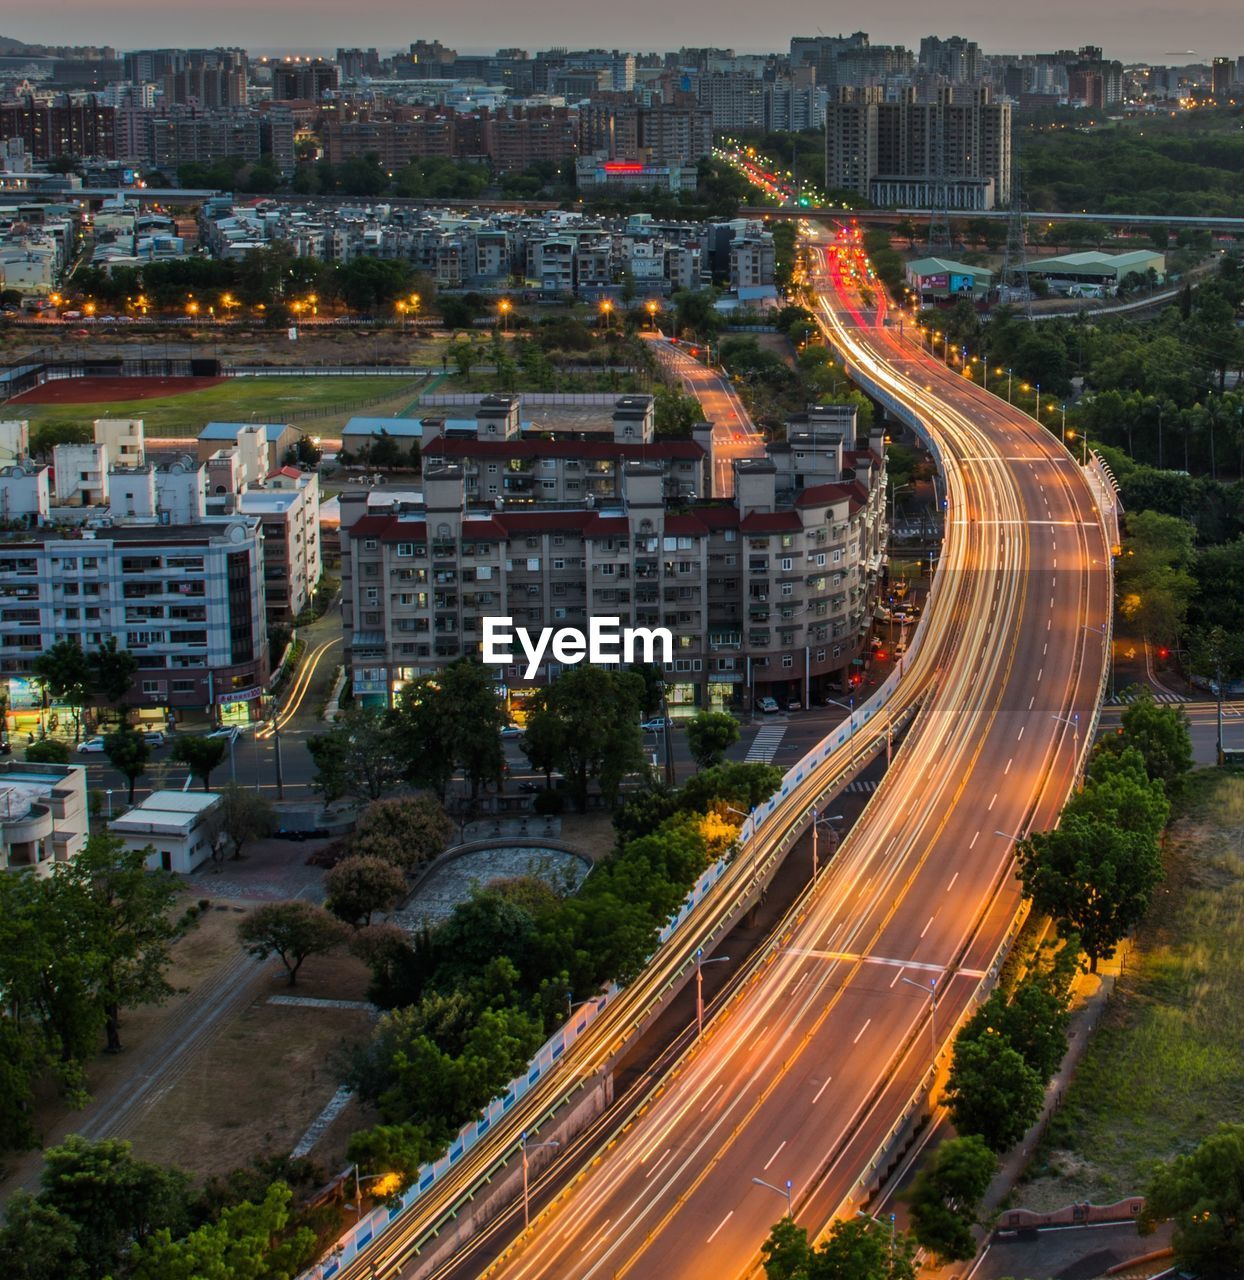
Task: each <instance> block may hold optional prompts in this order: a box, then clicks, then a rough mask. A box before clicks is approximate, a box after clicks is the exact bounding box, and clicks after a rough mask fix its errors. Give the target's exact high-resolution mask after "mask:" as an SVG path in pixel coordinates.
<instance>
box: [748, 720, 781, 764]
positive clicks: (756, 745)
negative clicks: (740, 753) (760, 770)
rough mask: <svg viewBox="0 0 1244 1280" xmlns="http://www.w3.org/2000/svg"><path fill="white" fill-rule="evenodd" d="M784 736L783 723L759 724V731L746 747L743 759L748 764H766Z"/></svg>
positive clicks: (774, 753) (775, 752)
mask: <svg viewBox="0 0 1244 1280" xmlns="http://www.w3.org/2000/svg"><path fill="white" fill-rule="evenodd" d="M785 736H786V726H785V725H784V724H765V725H761V727H760V732H759V733H757V734H756V736H755V737H754V738H753V739H752V745H751V746H750V747H748V748H747V755H746V756H745V757H744V759H745V760H746V761H747V762H748V763H749V764H755V763H760V764H768V763H769V761H770V760H772V759H773V757H774V756H775V755H776V754H777V749H778V747H779V746H781V745H782V739H783V738H784V737H785Z"/></svg>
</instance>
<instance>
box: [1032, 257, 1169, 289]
mask: <svg viewBox="0 0 1244 1280" xmlns="http://www.w3.org/2000/svg"><path fill="white" fill-rule="evenodd" d="M1151 271H1152V272H1153V275H1152V276H1150V274H1149V273H1150V272H1151ZM1028 274H1029V275H1031V276H1037V277H1039V278H1040V279H1042V280H1045V281H1046V282H1047V283H1048V284H1049V286H1050V292H1051V293H1058V294H1063V295H1065V296H1067V297H1071V298H1093V297H1105V296H1108V295H1112V294H1115V293H1118V291H1119V286H1120V285H1121V284H1123V282H1124V281H1125V280H1127V278H1128V277H1129V276H1135V277H1137V279H1138V280H1139V281H1140V282H1141V283H1144V284H1161V283H1162V282H1163V281H1164V280H1165V279H1166V255H1165V254H1162V253H1158V252H1156V251H1154V250H1152V249H1137V250H1135V251H1134V252H1132V253H1100V252H1096V251H1090V252H1085V253H1065V254H1063V255H1062V256H1060V257H1057V258H1035V259H1033V260H1032V261H1030V262H1029V263H1028Z"/></svg>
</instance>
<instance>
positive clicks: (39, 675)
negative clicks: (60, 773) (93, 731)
mask: <svg viewBox="0 0 1244 1280" xmlns="http://www.w3.org/2000/svg"><path fill="white" fill-rule="evenodd" d="M30 670H31V674H32V675H33V676H34V678H35V680H36V681H37V682H38V684H39V685H40V686H41V687H42V688H43V692H44V696H45V697H49V698H52V699H54V700H55V701H57V702H60V703H63V704H64V705H66V706H67V707H69V708H70V709H71V710H72V712H73V740H74V742H77V741H78V738H79V736H80V734H81V729H82V708H83V707H84V706H86V704H87V703H88V702H89V701H90V699H91V668H90V665H89V663H88V662H87V659H86V655H85V654H84V653H83V652H82V646H81V645H80V644H79V643H78V642H77V640H73V639H69V640H57V641H56V643H55V644H53V645H52V647H51V648H50V649H46V650H44V652H43V653H41V654H39V655H38V656H37V657H36V658H35V660H34V662H33V663H31V667H30Z"/></svg>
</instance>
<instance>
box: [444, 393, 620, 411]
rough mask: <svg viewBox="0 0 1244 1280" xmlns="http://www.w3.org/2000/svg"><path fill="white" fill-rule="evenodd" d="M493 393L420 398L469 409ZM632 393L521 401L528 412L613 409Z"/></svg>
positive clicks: (539, 396) (526, 395) (533, 395)
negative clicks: (561, 408) (577, 407)
mask: <svg viewBox="0 0 1244 1280" xmlns="http://www.w3.org/2000/svg"><path fill="white" fill-rule="evenodd" d="M491 394H493V393H492V392H487V391H481V392H470V391H463V392H438V393H435V394H432V395H426V396H420V397H419V403H420V404H421V405H427V406H429V407H433V408H435V407H441V408H455V407H456V408H462V409H468V408H473V407H474V406H476V405H478V404H479V402H480V401H481V400H483V399H484V398H485V397H486V396H488V395H491ZM628 394H631V393H629V392H626V391H524V392H522V395H521V399H522V407H523V408H524V409H530V408H545V409H551V408H555V407H558V406H567V405H582V406H587V407H591V408H609V409H612V408H613V406H614V405H616V404H617V403H618V401H619V400H620V399H621V398H622V397H623V396H624V395H628Z"/></svg>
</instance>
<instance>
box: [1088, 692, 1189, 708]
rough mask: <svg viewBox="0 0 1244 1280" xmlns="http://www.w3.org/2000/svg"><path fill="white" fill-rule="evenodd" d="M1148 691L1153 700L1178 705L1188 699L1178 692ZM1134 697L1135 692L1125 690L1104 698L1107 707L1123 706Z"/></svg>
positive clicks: (1132, 700) (1134, 699)
mask: <svg viewBox="0 0 1244 1280" xmlns="http://www.w3.org/2000/svg"><path fill="white" fill-rule="evenodd" d="M1149 692H1150V693H1151V694H1152V695H1153V700H1154V702H1165V703H1168V704H1173V705H1176V706H1180V705H1182V704H1183V703H1186V702H1188V701H1189V699H1187V698H1185V697H1183V695H1182V694H1178V693H1162V692H1160V691H1159V690H1157V689H1150V690H1149ZM1136 697H1137V695H1136V694H1134V693H1130V692H1126V691H1125V692H1123V693H1116V694H1115V695H1114V697H1112V698H1107V699H1106V705H1107V706H1108V707H1125V706H1127V705H1128V703H1131V702H1135V701H1136Z"/></svg>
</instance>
